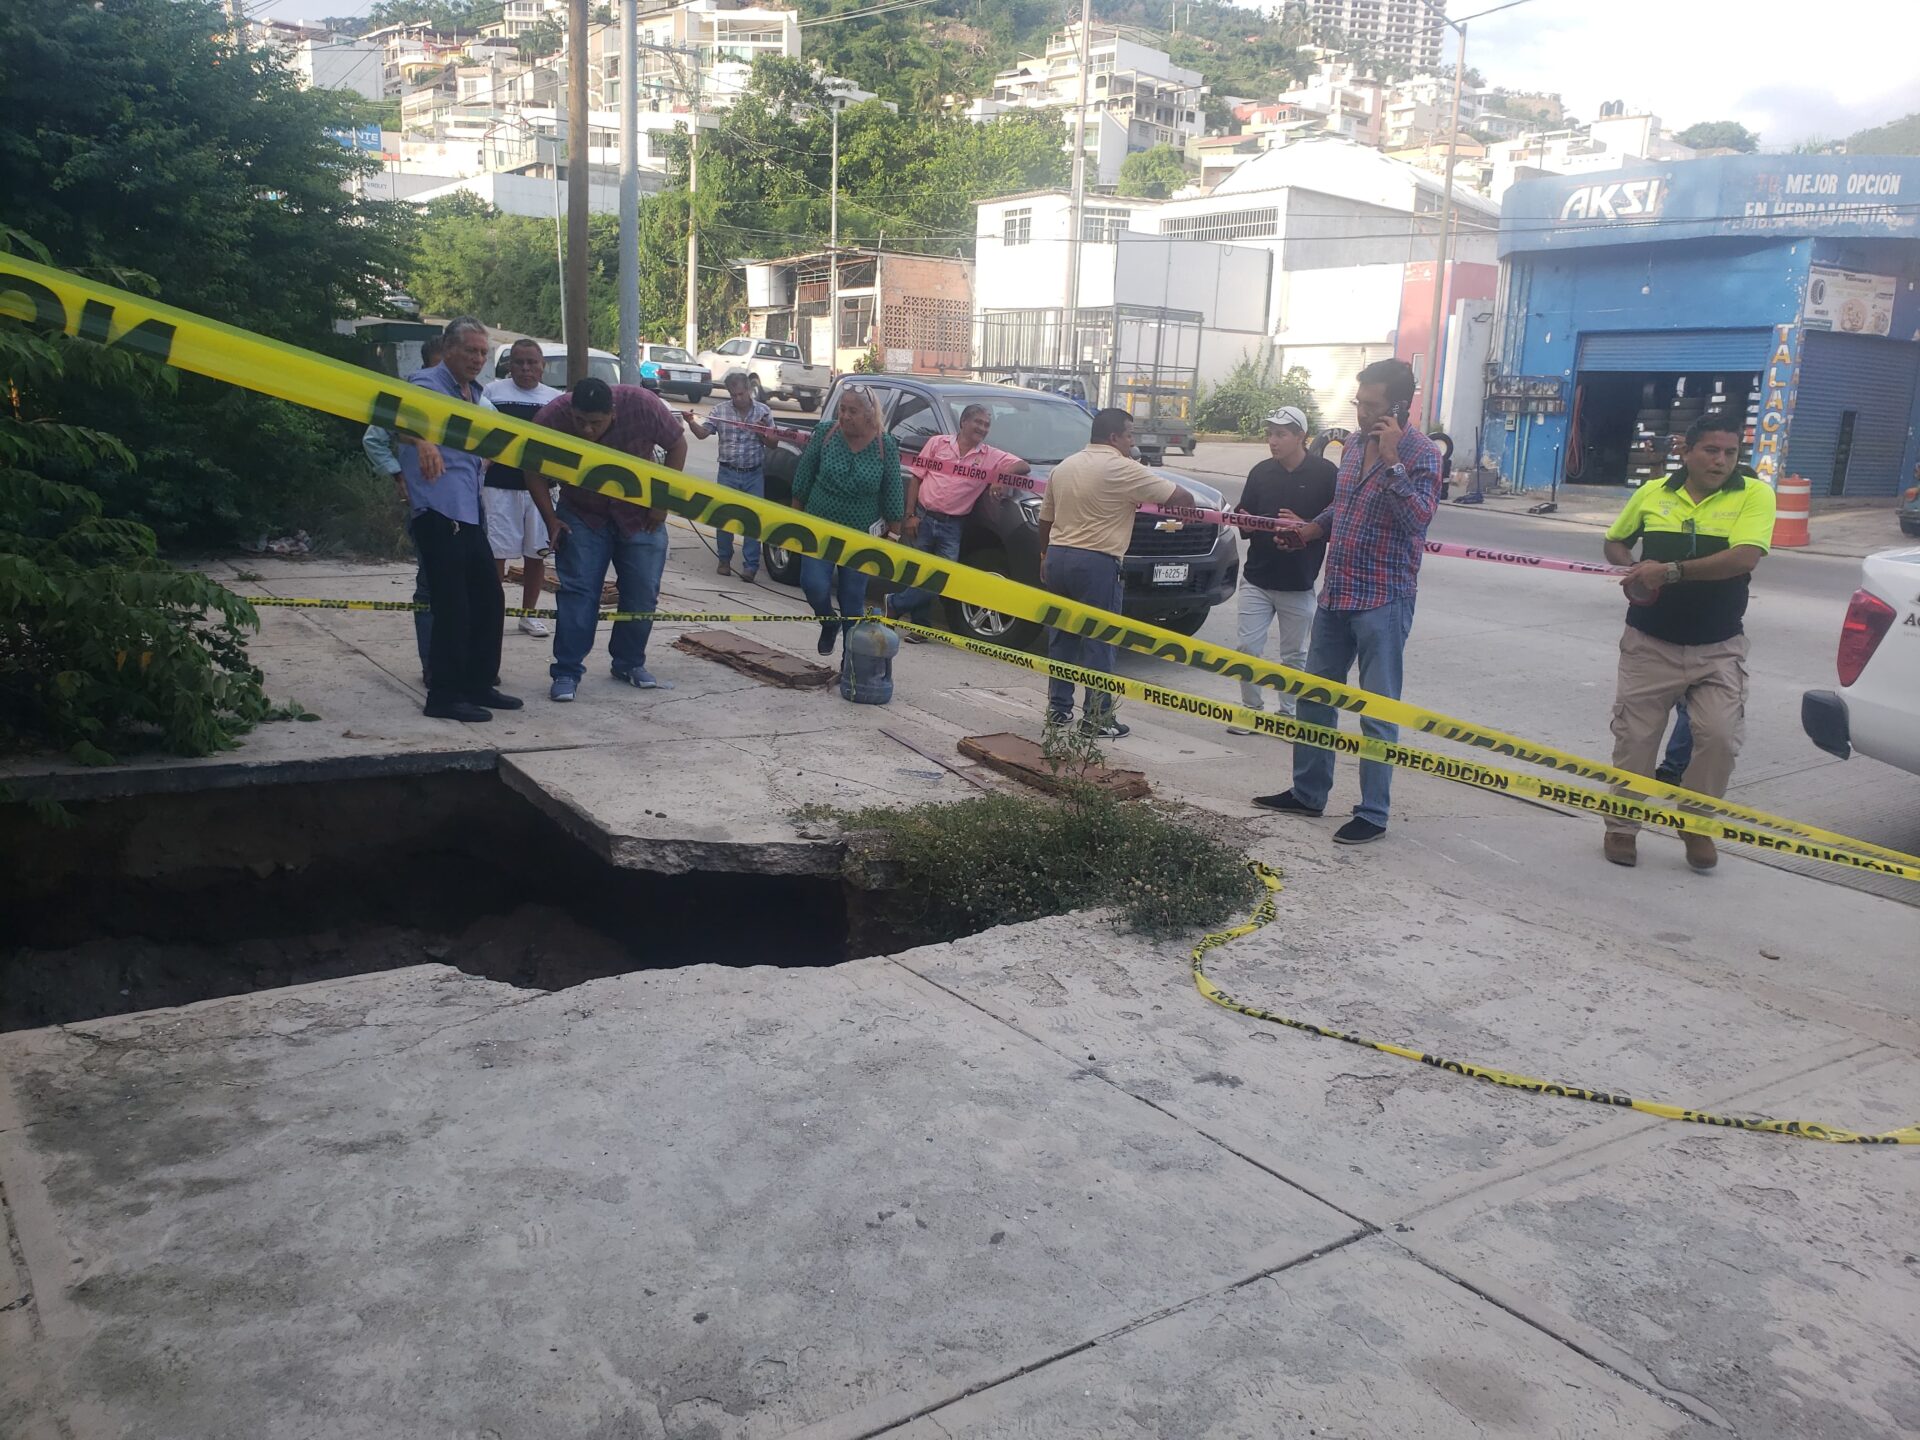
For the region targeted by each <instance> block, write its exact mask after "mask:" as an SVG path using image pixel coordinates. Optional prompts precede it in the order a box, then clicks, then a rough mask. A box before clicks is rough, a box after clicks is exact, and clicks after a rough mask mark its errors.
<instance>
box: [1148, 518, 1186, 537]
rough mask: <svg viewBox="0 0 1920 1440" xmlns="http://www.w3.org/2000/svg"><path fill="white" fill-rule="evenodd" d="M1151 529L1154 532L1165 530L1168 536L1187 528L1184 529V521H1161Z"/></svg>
mask: <svg viewBox="0 0 1920 1440" xmlns="http://www.w3.org/2000/svg"><path fill="white" fill-rule="evenodd" d="M1153 528H1154V529H1156V530H1165V531H1166V532H1167V533H1168V534H1172V533H1173V532H1174V531H1175V530H1184V529H1186V528H1187V527H1186V522H1185V521H1181V520H1162V521H1160V522H1159V523H1158V524H1156V525H1155V526H1154V527H1153Z"/></svg>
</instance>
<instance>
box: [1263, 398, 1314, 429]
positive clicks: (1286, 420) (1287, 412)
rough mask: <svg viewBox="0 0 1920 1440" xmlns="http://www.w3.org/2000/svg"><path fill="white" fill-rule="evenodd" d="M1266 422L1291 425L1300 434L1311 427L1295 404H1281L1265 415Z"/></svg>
mask: <svg viewBox="0 0 1920 1440" xmlns="http://www.w3.org/2000/svg"><path fill="white" fill-rule="evenodd" d="M1267 424H1269V425H1291V426H1293V427H1294V428H1295V429H1296V430H1298V431H1300V432H1301V433H1302V434H1305V433H1306V432H1308V431H1309V430H1311V429H1312V428H1313V427H1312V426H1311V425H1309V424H1307V417H1306V415H1305V414H1304V413H1303V412H1302V411H1301V410H1300V408H1299V407H1298V406H1295V405H1282V406H1281V407H1280V408H1279V409H1278V410H1276V411H1274V412H1273V413H1272V414H1271V415H1269V416H1267Z"/></svg>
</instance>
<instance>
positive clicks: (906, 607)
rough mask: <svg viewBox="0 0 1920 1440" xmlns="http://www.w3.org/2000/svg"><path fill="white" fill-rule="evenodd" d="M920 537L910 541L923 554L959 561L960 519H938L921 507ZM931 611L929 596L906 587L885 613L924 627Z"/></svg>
mask: <svg viewBox="0 0 1920 1440" xmlns="http://www.w3.org/2000/svg"><path fill="white" fill-rule="evenodd" d="M917 513H918V515H919V518H920V533H919V534H918V535H916V536H915V537H914V540H913V543H914V548H915V549H919V550H925V551H926V552H927V553H928V554H930V555H942V556H945V557H946V558H947V559H949V560H958V559H959V558H960V532H961V531H962V530H963V529H965V528H966V524H967V521H966V517H965V516H964V515H942V514H940V513H939V512H937V511H934V510H929V509H927V507H926V506H924V505H922V506H920V507H919V508H918V512H917ZM932 608H933V592H932V591H931V590H922V589H920V588H919V587H918V586H915V585H909V586H908V587H907V588H906V589H905V590H902V591H900V592H899V593H898V594H897V595H895V596H894V597H893V598H892V599H891V600H889V601H888V602H887V613H888V614H890V615H906V616H908V617H910V618H912V619H914V620H917V621H919V623H920V624H922V625H924V624H926V623H927V612H928V611H929V610H931V609H932Z"/></svg>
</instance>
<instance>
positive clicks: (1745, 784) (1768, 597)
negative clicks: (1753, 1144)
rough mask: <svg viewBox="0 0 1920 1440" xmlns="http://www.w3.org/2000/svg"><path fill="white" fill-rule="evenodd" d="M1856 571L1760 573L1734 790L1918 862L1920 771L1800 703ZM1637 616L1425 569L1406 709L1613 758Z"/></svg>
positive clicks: (1568, 586)
mask: <svg viewBox="0 0 1920 1440" xmlns="http://www.w3.org/2000/svg"><path fill="white" fill-rule="evenodd" d="M1206 460H1207V456H1206V455H1205V454H1204V450H1203V453H1202V455H1201V456H1200V457H1199V461H1198V463H1194V462H1188V463H1184V464H1182V463H1179V462H1176V464H1175V465H1174V466H1172V467H1170V468H1172V469H1176V470H1188V471H1191V472H1192V473H1194V474H1196V475H1197V476H1200V477H1201V478H1204V479H1205V480H1207V481H1208V482H1209V483H1211V484H1214V485H1215V486H1216V487H1218V488H1221V489H1223V490H1225V491H1226V492H1227V496H1228V499H1229V500H1232V499H1235V498H1237V497H1238V494H1239V487H1240V481H1239V480H1238V479H1236V478H1235V477H1234V476H1232V475H1228V474H1225V473H1215V472H1213V471H1211V470H1210V469H1209V468H1208V467H1207V465H1206ZM689 468H690V469H692V470H693V471H694V472H695V473H698V474H702V475H707V476H711V474H712V473H713V452H712V446H711V445H703V444H699V443H696V444H695V445H694V446H693V450H692V454H691V455H690V457H689ZM1224 470H1225V467H1224V466H1222V472H1224ZM1429 533H1430V534H1432V535H1433V537H1434V538H1436V539H1441V540H1455V541H1460V542H1463V543H1468V544H1476V545H1486V546H1490V547H1495V548H1501V549H1508V550H1520V551H1525V552H1528V553H1533V554H1541V555H1551V556H1557V557H1562V558H1566V559H1580V560H1598V559H1600V558H1601V556H1600V544H1601V539H1600V532H1599V531H1598V530H1597V529H1595V528H1593V527H1592V526H1588V525H1580V524H1574V523H1569V522H1567V521H1562V520H1553V519H1548V518H1545V517H1533V516H1525V515H1514V514H1511V513H1504V512H1496V511H1487V510H1482V509H1478V508H1470V507H1465V506H1456V505H1451V504H1449V505H1446V506H1443V507H1442V509H1441V510H1440V512H1439V513H1438V514H1437V515H1436V516H1435V518H1434V522H1433V526H1432V528H1431V530H1430V532H1429ZM1859 571H1860V562H1859V561H1858V560H1852V559H1843V558H1838V557H1832V556H1824V555H1805V554H1775V555H1772V556H1769V557H1768V559H1767V560H1766V561H1765V562H1763V563H1762V565H1761V567H1760V569H1759V571H1758V573H1757V574H1756V575H1755V578H1754V585H1753V598H1752V602H1751V605H1750V607H1749V609H1748V613H1747V628H1748V633H1749V635H1750V636H1751V638H1752V651H1751V654H1750V657H1749V671H1750V675H1751V692H1750V697H1749V701H1748V707H1747V733H1746V741H1745V746H1744V748H1743V750H1742V752H1741V757H1740V761H1739V764H1738V766H1737V768H1736V770H1735V773H1734V781H1733V787H1732V790H1731V792H1730V793H1731V794H1732V795H1733V796H1734V798H1737V799H1739V800H1741V801H1742V802H1743V803H1745V804H1749V805H1753V806H1755V807H1758V808H1761V809H1767V810H1772V811H1774V812H1776V813H1779V814H1784V815H1787V816H1791V817H1792V818H1794V819H1797V820H1800V821H1803V822H1807V823H1810V824H1814V825H1819V826H1821V827H1824V828H1826V829H1830V830H1834V831H1837V832H1839V833H1841V834H1845V835H1852V836H1858V837H1860V838H1863V839H1868V840H1873V841H1876V842H1878V843H1881V844H1885V845H1892V846H1895V847H1898V848H1900V849H1902V850H1905V851H1907V852H1908V853H1920V776H1915V775H1911V774H1908V773H1907V772H1906V771H1903V770H1899V769H1896V768H1894V767H1892V766H1888V765H1884V764H1882V763H1880V762H1879V761H1876V760H1870V759H1867V758H1865V757H1862V756H1855V757H1854V758H1852V759H1850V760H1845V761H1842V760H1837V759H1835V758H1834V757H1832V756H1830V755H1827V754H1825V753H1824V752H1822V751H1820V750H1817V749H1815V748H1814V746H1813V743H1812V742H1811V741H1810V740H1808V739H1807V737H1806V735H1805V734H1804V732H1803V731H1802V730H1801V728H1800V698H1801V695H1802V693H1803V692H1804V691H1806V690H1808V689H1811V688H1820V687H1831V686H1833V685H1835V684H1836V678H1835V673H1834V660H1835V652H1836V648H1837V645H1838V641H1839V636H1840V624H1841V620H1842V618H1843V617H1844V614H1845V611H1846V606H1847V600H1848V597H1849V596H1850V595H1851V594H1852V593H1853V590H1854V588H1855V586H1856V585H1857V584H1858V577H1859ZM1625 609H1626V602H1625V601H1624V600H1623V599H1622V598H1621V596H1620V592H1619V589H1618V588H1617V586H1616V585H1615V584H1614V583H1613V582H1612V581H1610V580H1607V579H1605V578H1603V577H1597V576H1588V575H1574V574H1567V573H1562V572H1553V571H1530V570H1521V569H1516V568H1513V567H1509V566H1502V565H1497V564H1492V563H1488V562H1483V561H1473V560H1456V559H1449V558H1445V557H1433V558H1429V559H1428V561H1427V562H1426V564H1425V566H1424V567H1423V569H1422V571H1421V579H1420V604H1419V611H1418V614H1417V617H1416V619H1415V621H1414V627H1413V634H1412V637H1411V639H1410V641H1409V644H1408V652H1407V678H1406V685H1405V690H1404V694H1405V698H1406V699H1407V700H1409V701H1411V702H1413V703H1416V704H1419V705H1422V706H1424V707H1426V708H1428V709H1431V710H1436V711H1440V712H1442V713H1445V714H1448V715H1452V716H1454V717H1456V718H1459V719H1463V720H1469V721H1473V722H1476V723H1479V724H1482V725H1487V726H1492V727H1495V728H1498V729H1502V730H1505V731H1507V732H1509V733H1512V734H1517V735H1521V736H1524V737H1526V738H1528V739H1531V740H1536V741H1539V742H1543V743H1546V744H1550V745H1554V746H1557V747H1560V748H1562V749H1567V750H1572V751H1574V752H1576V753H1578V754H1582V755H1586V756H1590V757H1593V758H1596V759H1602V760H1604V759H1607V758H1609V757H1610V756H1611V754H1612V749H1613V741H1612V736H1611V734H1610V733H1609V729H1608V721H1609V716H1610V713H1611V708H1612V697H1613V681H1614V667H1615V662H1616V655H1617V646H1618V644H1619V638H1620V632H1621V629H1622V622H1623V616H1624V613H1625ZM1234 615H1235V605H1234V602H1233V601H1232V600H1229V601H1227V603H1225V604H1224V605H1221V606H1219V607H1217V608H1216V609H1215V610H1214V612H1213V614H1212V615H1211V616H1210V617H1209V618H1208V620H1207V623H1206V625H1205V626H1204V627H1203V628H1202V629H1201V631H1200V636H1201V638H1202V639H1205V640H1208V641H1211V642H1213V643H1214V644H1219V645H1227V646H1232V645H1234V644H1235V643H1236V638H1237V637H1236V625H1235V618H1234ZM915 659H916V663H918V664H928V663H932V664H936V665H938V666H939V667H940V668H941V669H942V670H945V669H946V667H947V665H948V664H950V663H951V664H955V665H958V666H961V667H969V666H986V665H987V664H988V662H985V661H980V660H977V659H976V658H975V657H968V656H961V655H954V656H951V657H950V659H949V657H939V658H937V659H936V658H934V657H924V658H923V657H922V656H920V655H916V657H915ZM1120 668H1121V669H1122V670H1123V671H1124V672H1126V673H1129V674H1133V675H1136V676H1139V677H1141V678H1149V677H1150V678H1153V679H1154V680H1156V681H1157V682H1158V683H1161V684H1165V685H1168V686H1170V687H1173V688H1180V689H1186V690H1190V691H1194V692H1196V693H1201V694H1210V695H1217V696H1220V697H1222V698H1237V696H1238V687H1237V686H1236V685H1234V684H1233V683H1232V682H1230V681H1222V680H1219V679H1217V678H1216V677H1212V676H1206V675H1202V674H1199V673H1197V672H1195V671H1193V670H1191V669H1186V668H1182V667H1177V666H1173V665H1169V664H1166V663H1164V662H1158V661H1153V660H1149V659H1147V658H1145V657H1142V656H1126V655H1123V656H1122V658H1121V661H1120ZM958 673H960V672H956V678H957V674H958ZM969 683H979V682H978V681H972V682H969ZM1195 723H1196V724H1198V723H1200V722H1195ZM1268 788H1271V787H1268ZM1788 863H1793V862H1788ZM1817 873H1820V874H1821V875H1822V876H1823V878H1828V879H1841V880H1845V881H1847V882H1848V883H1857V884H1859V885H1860V886H1861V887H1862V888H1868V889H1874V890H1876V891H1879V892H1880V893H1885V894H1892V895H1898V896H1899V897H1900V898H1902V899H1905V900H1909V901H1912V900H1914V899H1915V898H1916V897H1915V896H1914V895H1913V894H1909V893H1908V892H1911V891H1914V890H1915V888H1916V887H1914V886H1912V885H1910V884H1907V883H1905V882H1899V881H1892V882H1886V881H1881V880H1879V879H1878V878H1877V877H1871V876H1864V877H1857V878H1856V877H1852V876H1850V875H1848V874H1847V872H1843V871H1838V870H1835V869H1834V868H1833V867H1830V866H1820V867H1817Z"/></svg>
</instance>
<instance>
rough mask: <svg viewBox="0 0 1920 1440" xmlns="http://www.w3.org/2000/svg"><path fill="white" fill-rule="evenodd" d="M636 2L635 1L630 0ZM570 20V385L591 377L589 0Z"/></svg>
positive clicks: (578, 1)
mask: <svg viewBox="0 0 1920 1440" xmlns="http://www.w3.org/2000/svg"><path fill="white" fill-rule="evenodd" d="M629 3H631V0H629ZM568 11H569V13H568V17H567V46H568V50H567V283H566V292H565V293H566V315H565V321H564V325H563V328H564V330H565V334H564V335H562V337H561V338H562V339H563V340H565V342H566V346H567V383H568V384H569V385H572V384H573V383H575V382H576V381H579V380H584V379H585V378H586V375H587V181H588V178H589V176H590V174H591V170H590V168H589V167H590V164H591V162H590V161H589V160H588V158H587V157H588V149H589V145H588V142H589V139H590V137H589V135H588V133H587V22H588V14H587V0H572V3H571V5H570V6H569V7H568Z"/></svg>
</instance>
